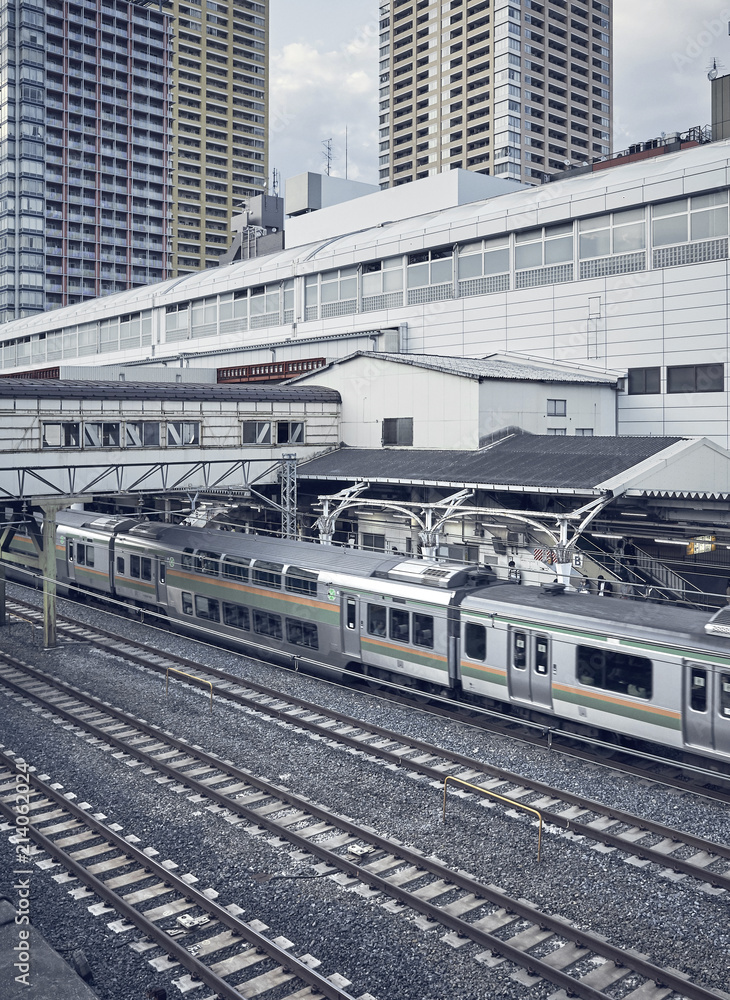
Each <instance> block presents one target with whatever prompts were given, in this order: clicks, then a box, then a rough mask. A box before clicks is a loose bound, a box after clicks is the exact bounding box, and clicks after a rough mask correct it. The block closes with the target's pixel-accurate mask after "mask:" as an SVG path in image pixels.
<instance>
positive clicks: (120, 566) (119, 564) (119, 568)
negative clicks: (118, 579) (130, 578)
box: [117, 556, 124, 574]
mask: <svg viewBox="0 0 730 1000" xmlns="http://www.w3.org/2000/svg"><path fill="white" fill-rule="evenodd" d="M117 573H122V574H124V556H117Z"/></svg>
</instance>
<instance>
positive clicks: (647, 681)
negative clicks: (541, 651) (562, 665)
mask: <svg viewBox="0 0 730 1000" xmlns="http://www.w3.org/2000/svg"><path fill="white" fill-rule="evenodd" d="M575 675H576V677H577V679H578V681H579V683H580V684H583V685H584V686H586V687H598V688H603V689H604V690H605V691H615V692H616V693H617V694H628V695H631V696H632V697H634V698H646V699H649V698H651V695H652V686H653V682H652V662H651V660H648V659H647V658H646V657H644V656H632V655H631V654H630V653H619V652H616V651H614V650H612V649H592V648H591V647H590V646H578V647H577V649H576V667H575Z"/></svg>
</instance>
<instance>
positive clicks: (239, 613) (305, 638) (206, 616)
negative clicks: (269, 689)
mask: <svg viewBox="0 0 730 1000" xmlns="http://www.w3.org/2000/svg"><path fill="white" fill-rule="evenodd" d="M182 612H183V614H184V615H190V616H191V617H192V616H194V617H196V618H202V619H203V620H204V621H209V622H216V623H220V622H221V621H222V622H223V624H224V625H227V626H228V627H229V628H235V629H240V631H242V632H250V631H252V630H253V631H254V632H256V633H258V635H263V636H266V637H267V638H268V639H276V640H278V641H279V642H281V641H282V640H283V639H284V636H285V635H286V642H288V643H291V645H293V646H305V647H306V648H307V649H319V636H318V634H317V626H316V625H313V624H312V623H311V622H305V621H301V620H300V619H299V618H286V617H285V618H282V616H281V615H275V614H272V613H271V612H269V611H260V610H258V609H257V608H254V609H252V610H250V609H249V608H247V607H246V606H245V605H243V604H234V603H232V602H231V601H218V600H216V599H215V598H213V597H203V596H202V594H191V593H188V592H187V591H183V592H182ZM252 625H253V629H252V628H251V626H252Z"/></svg>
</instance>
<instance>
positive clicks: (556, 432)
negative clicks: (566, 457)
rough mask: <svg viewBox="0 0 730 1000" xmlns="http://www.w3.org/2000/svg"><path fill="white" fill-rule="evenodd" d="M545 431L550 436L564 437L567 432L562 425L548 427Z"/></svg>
mask: <svg viewBox="0 0 730 1000" xmlns="http://www.w3.org/2000/svg"><path fill="white" fill-rule="evenodd" d="M547 432H548V434H550V435H552V437H565V435H566V433H567V432H566V430H565V428H564V427H548V429H547Z"/></svg>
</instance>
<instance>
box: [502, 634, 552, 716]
mask: <svg viewBox="0 0 730 1000" xmlns="http://www.w3.org/2000/svg"><path fill="white" fill-rule="evenodd" d="M507 675H508V679H509V692H510V696H511V697H512V698H516V699H517V700H519V701H529V702H532V703H534V704H535V705H539V706H540V707H541V708H552V704H553V701H552V684H551V678H550V640H549V638H548V637H547V636H545V635H541V634H539V633H536V632H529V631H527V630H522V629H512V631H511V632H510V642H509V663H508V670H507Z"/></svg>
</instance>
